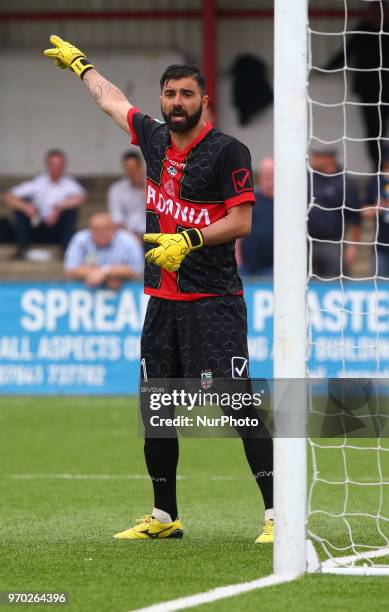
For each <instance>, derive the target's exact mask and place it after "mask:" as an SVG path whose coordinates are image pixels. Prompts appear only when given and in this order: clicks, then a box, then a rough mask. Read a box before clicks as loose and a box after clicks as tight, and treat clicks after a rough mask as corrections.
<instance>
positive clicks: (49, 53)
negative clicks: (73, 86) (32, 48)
mask: <svg viewBox="0 0 389 612" xmlns="http://www.w3.org/2000/svg"><path fill="white" fill-rule="evenodd" d="M50 42H51V44H52V45H54V47H53V48H51V49H46V51H44V55H45V56H46V57H51V58H53V59H54V60H55V64H56V66H58V67H59V68H63V69H65V68H69V70H71V71H72V72H74V73H75V74H76V75H77V76H78V77H80V79H81V80H82V81H83V82H84V84H85V85H86V87H87V88H88V89H89V92H90V94H91V95H92V97H93V99H94V100H95V102H96V104H97V105H98V106H99V107H100V108H101V109H102V110H103V111H104V112H105V113H107V115H109V116H110V117H112V119H113V120H114V121H115V122H116V123H117V124H118V125H119V127H121V128H122V129H123V130H124V131H125V132H127V133H128V134H129V133H130V129H129V126H128V122H127V114H128V111H129V110H130V109H131V108H132V105H131V104H130V103H129V101H128V100H127V98H126V96H125V95H124V93H123V92H122V91H120V89H119V88H118V87H116V85H113V83H110V82H109V81H107V79H105V78H104V77H103V76H102V75H101V74H99V73H98V72H97V70H96V69H95V67H94V66H93V64H91V63H90V62H89V60H88V59H87V58H86V55H85V53H83V52H82V51H80V49H77V47H75V46H74V45H72V44H71V43H69V42H66V41H64V40H62V38H60V37H59V36H56V35H55V34H53V35H52V36H50Z"/></svg>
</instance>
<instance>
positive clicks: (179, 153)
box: [170, 122, 213, 157]
mask: <svg viewBox="0 0 389 612" xmlns="http://www.w3.org/2000/svg"><path fill="white" fill-rule="evenodd" d="M212 127H213V126H212V123H209V122H208V123H207V124H206V125H205V126H204V127H203V129H202V130H201V132H200V134H199V135H198V136H197V138H195V139H194V140H192V142H191V143H189V144H188V146H187V147H185V149H178V148H177V147H176V145H175V144H174V142H173V139H172V137H170V142H171V145H172V149H173V151H174V153H175V155H176V156H177V157H186V156H187V155H188V153H189V151H191V150H192V149H193V148H194V147H195V146H196V145H198V144H199V142H201V140H203V138H205V137H206V135H207V134H208V132H210V131H211V130H212Z"/></svg>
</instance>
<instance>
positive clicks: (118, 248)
mask: <svg viewBox="0 0 389 612" xmlns="http://www.w3.org/2000/svg"><path fill="white" fill-rule="evenodd" d="M143 264H144V254H143V249H142V246H141V245H140V243H139V241H138V240H137V239H136V238H135V237H134V236H132V235H131V234H129V233H128V232H126V231H124V230H121V229H117V228H116V227H115V224H114V222H113V220H112V218H111V217H110V216H109V215H108V214H106V213H96V214H95V215H93V216H92V217H91V219H90V222H89V229H85V230H81V231H80V232H77V233H76V234H75V235H74V236H73V238H72V240H71V241H70V244H69V246H68V248H67V250H66V253H65V262H64V268H65V272H66V276H67V278H69V279H73V280H80V281H84V282H85V284H86V285H87V286H88V287H99V286H102V285H104V286H106V287H109V288H110V289H119V288H120V287H121V285H122V284H123V282H125V281H127V280H133V279H137V278H140V277H141V275H142V271H143Z"/></svg>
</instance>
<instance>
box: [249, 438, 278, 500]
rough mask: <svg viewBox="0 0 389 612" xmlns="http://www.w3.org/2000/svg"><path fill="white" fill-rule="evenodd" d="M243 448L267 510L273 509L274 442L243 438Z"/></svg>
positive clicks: (263, 439)
mask: <svg viewBox="0 0 389 612" xmlns="http://www.w3.org/2000/svg"><path fill="white" fill-rule="evenodd" d="M242 441H243V446H244V450H245V453H246V458H247V461H248V463H249V465H250V468H251V471H252V474H253V476H254V478H255V480H256V481H257V484H258V486H259V489H260V491H261V493H262V497H263V503H264V505H265V510H267V509H268V508H273V440H272V439H271V437H270V435H269V436H266V437H261V438H258V437H257V438H243V439H242Z"/></svg>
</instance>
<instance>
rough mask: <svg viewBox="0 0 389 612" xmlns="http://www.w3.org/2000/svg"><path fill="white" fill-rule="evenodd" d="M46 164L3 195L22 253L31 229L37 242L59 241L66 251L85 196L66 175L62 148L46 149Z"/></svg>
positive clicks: (21, 253)
mask: <svg viewBox="0 0 389 612" xmlns="http://www.w3.org/2000/svg"><path fill="white" fill-rule="evenodd" d="M45 165H46V172H44V173H42V174H38V175H37V176H36V177H34V178H33V179H31V180H29V181H25V182H23V183H20V184H19V185H16V186H15V187H13V188H12V189H10V191H8V192H7V193H6V194H5V196H4V199H5V202H6V204H7V205H8V206H9V207H10V208H11V209H12V210H13V211H14V213H15V230H16V241H17V245H18V249H19V254H20V255H21V256H23V254H24V252H25V251H26V249H27V247H28V245H29V242H30V239H31V234H32V229H33V228H34V235H33V238H34V239H35V240H36V241H38V242H50V243H54V244H59V245H60V246H61V247H62V249H63V251H65V249H66V247H67V245H68V243H69V240H70V238H71V237H72V235H73V234H74V231H75V226H76V219H77V209H78V208H79V206H81V204H83V203H84V202H85V199H86V192H85V190H84V189H83V187H81V185H80V184H79V183H78V182H77V181H76V180H75V179H74V178H73V177H71V176H67V175H66V174H65V167H66V157H65V154H64V153H63V152H62V151H60V150H57V149H55V150H51V151H49V152H48V153H47V154H46V157H45Z"/></svg>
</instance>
